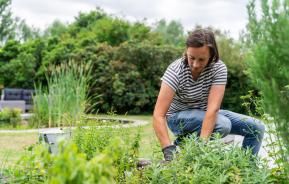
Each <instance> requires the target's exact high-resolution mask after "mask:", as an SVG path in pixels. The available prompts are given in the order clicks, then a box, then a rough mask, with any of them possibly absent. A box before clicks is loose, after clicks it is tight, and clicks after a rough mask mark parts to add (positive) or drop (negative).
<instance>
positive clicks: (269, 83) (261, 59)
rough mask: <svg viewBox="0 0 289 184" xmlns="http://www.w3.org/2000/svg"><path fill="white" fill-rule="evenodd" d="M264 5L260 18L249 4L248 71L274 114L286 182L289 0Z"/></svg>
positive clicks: (288, 155)
mask: <svg viewBox="0 0 289 184" xmlns="http://www.w3.org/2000/svg"><path fill="white" fill-rule="evenodd" d="M261 7H262V9H261V11H262V12H261V13H262V14H261V15H262V16H261V17H260V19H257V16H256V12H257V11H256V8H255V0H252V1H250V3H249V5H248V14H249V24H248V28H249V33H250V35H249V36H250V37H249V38H250V40H251V42H250V45H249V46H250V48H251V52H250V57H249V58H248V60H249V62H248V64H249V66H250V70H249V73H250V76H251V78H252V81H253V82H254V84H255V85H256V86H257V87H258V89H259V90H260V92H261V97H262V103H263V108H264V110H265V112H266V113H268V114H270V116H272V117H274V121H273V124H274V126H273V127H274V128H275V129H276V130H277V131H276V133H277V140H278V141H277V142H278V144H279V150H280V151H279V152H278V155H279V160H277V161H276V163H277V165H279V166H280V163H283V165H281V166H282V168H284V170H285V171H284V173H285V175H286V179H284V183H285V181H286V182H288V178H289V162H288V158H289V136H288V134H289V126H288V122H289V113H288V106H289V82H288V81H289V72H288V68H289V60H288V58H289V53H288V47H289V39H288V33H289V24H288V20H289V1H287V0H285V1H282V0H272V1H268V0H262V1H261ZM269 125H270V124H269ZM280 143H281V144H280ZM280 183H282V182H280Z"/></svg>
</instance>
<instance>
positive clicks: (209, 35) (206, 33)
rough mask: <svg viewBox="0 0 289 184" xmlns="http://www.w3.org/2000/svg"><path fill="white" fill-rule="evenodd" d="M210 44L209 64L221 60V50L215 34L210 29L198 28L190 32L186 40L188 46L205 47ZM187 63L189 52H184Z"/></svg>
mask: <svg viewBox="0 0 289 184" xmlns="http://www.w3.org/2000/svg"><path fill="white" fill-rule="evenodd" d="M205 45H206V46H208V47H209V49H210V58H209V64H210V63H211V62H217V61H218V60H219V52H218V47H217V44H216V40H215V36H214V33H213V32H212V31H210V30H209V29H196V30H194V31H193V32H190V33H189V36H188V38H187V40H186V47H187V48H189V47H203V46H205ZM184 58H185V61H184V62H185V63H186V64H188V56H187V53H186V52H185V53H184Z"/></svg>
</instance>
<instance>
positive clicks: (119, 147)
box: [74, 127, 140, 183]
mask: <svg viewBox="0 0 289 184" xmlns="http://www.w3.org/2000/svg"><path fill="white" fill-rule="evenodd" d="M139 141H140V133H139V130H138V132H137V133H133V134H132V133H131V132H130V131H129V130H127V129H124V128H121V129H113V128H105V129H103V128H101V129H99V128H93V127H91V128H90V129H82V128H79V129H78V130H77V132H76V134H75V136H74V142H75V143H76V145H77V146H78V148H79V150H80V151H81V152H83V153H85V154H86V156H87V159H88V160H90V159H92V158H94V157H95V156H97V155H99V154H100V153H105V154H107V155H109V157H110V158H112V159H113V166H114V168H115V169H116V173H117V175H116V181H118V182H119V183H122V182H124V181H125V180H126V175H125V172H127V171H131V170H133V169H134V168H135V165H136V160H137V158H138V149H139Z"/></svg>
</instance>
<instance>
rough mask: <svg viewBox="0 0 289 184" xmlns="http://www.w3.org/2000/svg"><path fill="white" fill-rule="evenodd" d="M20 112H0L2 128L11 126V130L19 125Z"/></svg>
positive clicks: (10, 110)
mask: <svg viewBox="0 0 289 184" xmlns="http://www.w3.org/2000/svg"><path fill="white" fill-rule="evenodd" d="M20 114H21V110H20V109H17V108H16V109H8V108H4V109H2V111H0V124H1V125H2V126H7V125H8V126H9V125H12V127H13V128H15V127H17V126H18V125H19V124H20V123H21V116H20Z"/></svg>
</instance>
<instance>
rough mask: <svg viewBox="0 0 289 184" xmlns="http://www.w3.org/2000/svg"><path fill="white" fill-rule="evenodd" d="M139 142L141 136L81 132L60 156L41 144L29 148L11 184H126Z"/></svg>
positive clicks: (64, 145)
mask: <svg viewBox="0 0 289 184" xmlns="http://www.w3.org/2000/svg"><path fill="white" fill-rule="evenodd" d="M139 141H140V134H139V132H138V133H135V134H133V135H132V134H129V131H127V130H125V129H118V130H116V129H111V128H108V129H105V128H102V129H96V128H90V129H83V128H79V129H78V130H76V132H75V135H74V138H73V140H70V141H66V142H61V143H60V144H59V150H60V151H59V152H58V153H57V154H50V153H49V152H48V148H47V147H46V146H45V145H42V144H37V145H34V146H32V147H29V148H28V149H27V154H25V155H24V156H23V157H22V158H20V159H19V161H18V164H17V165H16V166H15V168H13V169H12V170H11V171H10V175H9V177H8V178H9V181H10V183H59V184H62V183H63V184H64V183H75V184H78V183H79V184H80V183H116V182H117V183H124V182H125V180H126V175H125V172H126V171H130V170H132V169H134V166H135V162H136V158H137V156H138V148H139Z"/></svg>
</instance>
